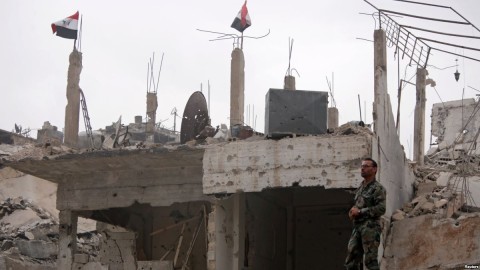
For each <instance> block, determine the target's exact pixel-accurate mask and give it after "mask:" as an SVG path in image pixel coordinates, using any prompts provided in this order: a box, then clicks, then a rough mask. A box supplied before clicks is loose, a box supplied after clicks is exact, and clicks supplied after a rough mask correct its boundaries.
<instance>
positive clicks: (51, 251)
mask: <svg viewBox="0 0 480 270" xmlns="http://www.w3.org/2000/svg"><path fill="white" fill-rule="evenodd" d="M15 245H16V246H17V248H18V250H19V251H20V254H22V255H25V256H28V257H31V258H36V259H47V258H50V257H52V256H55V255H57V245H56V244H55V243H52V242H45V241H41V240H32V241H27V240H17V241H15Z"/></svg>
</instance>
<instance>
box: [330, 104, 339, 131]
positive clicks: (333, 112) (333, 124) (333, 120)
mask: <svg viewBox="0 0 480 270" xmlns="http://www.w3.org/2000/svg"><path fill="white" fill-rule="evenodd" d="M327 124H328V128H329V129H331V128H337V127H338V109H337V108H335V107H331V108H328V123H327Z"/></svg>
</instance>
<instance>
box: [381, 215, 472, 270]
mask: <svg viewBox="0 0 480 270" xmlns="http://www.w3.org/2000/svg"><path fill="white" fill-rule="evenodd" d="M479 224H480V215H479V214H478V213H475V214H469V215H468V216H463V217H462V218H458V219H456V220H455V219H446V218H439V217H436V216H434V215H423V216H417V217H413V218H407V219H403V220H400V221H396V222H394V223H393V226H392V229H391V233H390V234H389V236H388V240H387V248H386V249H385V253H384V258H383V262H382V269H463V268H464V265H466V264H472V265H479V264H480V225H479Z"/></svg>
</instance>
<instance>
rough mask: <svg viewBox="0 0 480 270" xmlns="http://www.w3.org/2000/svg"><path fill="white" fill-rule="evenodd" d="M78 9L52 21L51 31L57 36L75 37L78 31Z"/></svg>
mask: <svg viewBox="0 0 480 270" xmlns="http://www.w3.org/2000/svg"><path fill="white" fill-rule="evenodd" d="M78 15H79V13H78V11H77V13H75V14H73V15H72V16H69V17H67V18H65V19H63V20H60V21H58V22H54V23H52V31H53V33H54V34H55V33H57V36H59V37H63V38H68V39H77V32H78Z"/></svg>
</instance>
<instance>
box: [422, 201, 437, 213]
mask: <svg viewBox="0 0 480 270" xmlns="http://www.w3.org/2000/svg"><path fill="white" fill-rule="evenodd" d="M434 207H435V204H433V203H431V202H426V203H424V204H422V206H421V207H420V208H421V209H422V210H425V211H432V210H433V208H434Z"/></svg>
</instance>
